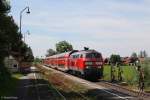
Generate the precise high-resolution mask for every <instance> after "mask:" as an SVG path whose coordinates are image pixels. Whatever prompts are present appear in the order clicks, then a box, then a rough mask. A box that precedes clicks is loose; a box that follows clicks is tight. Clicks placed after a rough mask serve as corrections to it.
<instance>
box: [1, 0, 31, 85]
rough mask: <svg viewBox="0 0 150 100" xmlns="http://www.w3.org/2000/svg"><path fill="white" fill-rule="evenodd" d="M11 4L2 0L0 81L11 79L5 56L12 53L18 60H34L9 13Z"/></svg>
mask: <svg viewBox="0 0 150 100" xmlns="http://www.w3.org/2000/svg"><path fill="white" fill-rule="evenodd" d="M9 10H10V6H9V4H8V2H7V1H6V0H0V83H2V82H5V81H7V80H8V79H9V75H10V74H9V73H8V71H7V69H6V68H5V67H4V58H5V57H7V56H9V55H12V56H13V57H15V58H16V59H17V60H18V61H23V60H26V61H32V59H33V54H32V50H31V48H30V47H28V46H27V45H26V44H25V43H24V42H23V41H22V35H21V34H20V32H19V31H18V29H19V28H18V26H17V24H16V23H15V21H14V19H13V17H12V16H9V15H8V12H9Z"/></svg>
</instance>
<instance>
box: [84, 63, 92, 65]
mask: <svg viewBox="0 0 150 100" xmlns="http://www.w3.org/2000/svg"><path fill="white" fill-rule="evenodd" d="M92 64H93V63H92V62H85V65H92Z"/></svg>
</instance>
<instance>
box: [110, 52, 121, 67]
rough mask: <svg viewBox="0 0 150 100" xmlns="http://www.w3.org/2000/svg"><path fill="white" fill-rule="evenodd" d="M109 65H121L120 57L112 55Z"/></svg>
mask: <svg viewBox="0 0 150 100" xmlns="http://www.w3.org/2000/svg"><path fill="white" fill-rule="evenodd" d="M110 63H111V64H114V65H115V64H119V63H121V57H120V55H115V54H112V55H111V56H110Z"/></svg>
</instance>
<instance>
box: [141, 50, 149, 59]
mask: <svg viewBox="0 0 150 100" xmlns="http://www.w3.org/2000/svg"><path fill="white" fill-rule="evenodd" d="M139 57H141V58H146V57H148V54H147V52H146V51H145V50H144V51H140V54H139Z"/></svg>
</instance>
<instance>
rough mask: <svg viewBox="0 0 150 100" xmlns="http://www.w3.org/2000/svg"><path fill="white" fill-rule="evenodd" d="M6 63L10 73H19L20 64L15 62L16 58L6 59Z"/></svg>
mask: <svg viewBox="0 0 150 100" xmlns="http://www.w3.org/2000/svg"><path fill="white" fill-rule="evenodd" d="M4 62H5V66H6V67H7V68H8V70H9V71H10V72H17V71H18V70H19V68H18V65H19V63H18V62H17V60H15V58H14V57H12V56H9V57H6V58H5V60H4Z"/></svg>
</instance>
